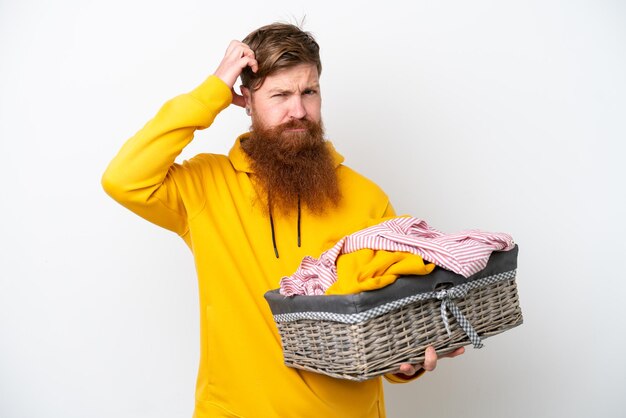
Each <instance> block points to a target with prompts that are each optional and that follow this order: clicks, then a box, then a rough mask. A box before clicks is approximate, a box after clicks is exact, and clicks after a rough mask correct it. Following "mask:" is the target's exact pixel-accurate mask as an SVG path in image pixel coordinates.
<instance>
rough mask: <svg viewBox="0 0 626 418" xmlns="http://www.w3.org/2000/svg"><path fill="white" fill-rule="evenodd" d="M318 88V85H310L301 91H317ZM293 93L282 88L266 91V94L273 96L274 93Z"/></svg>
mask: <svg viewBox="0 0 626 418" xmlns="http://www.w3.org/2000/svg"><path fill="white" fill-rule="evenodd" d="M319 88H320V84H319V83H314V84H311V85H310V86H306V87H305V88H304V89H303V91H306V90H319ZM293 92H294V91H293V90H291V89H288V88H282V87H274V88H272V89H269V90H268V91H267V93H268V94H274V93H293Z"/></svg>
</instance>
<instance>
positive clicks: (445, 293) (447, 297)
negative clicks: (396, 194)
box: [274, 270, 517, 348]
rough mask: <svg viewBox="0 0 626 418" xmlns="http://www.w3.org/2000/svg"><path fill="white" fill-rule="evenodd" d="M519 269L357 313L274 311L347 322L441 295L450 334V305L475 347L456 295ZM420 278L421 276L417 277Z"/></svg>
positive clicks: (278, 318) (290, 317)
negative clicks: (456, 301)
mask: <svg viewBox="0 0 626 418" xmlns="http://www.w3.org/2000/svg"><path fill="white" fill-rule="evenodd" d="M516 272H517V270H511V271H507V272H503V273H498V274H495V275H493V276H488V277H483V278H481V279H477V280H473V281H471V282H468V283H464V284H461V285H458V286H454V287H451V288H450V289H445V290H441V291H437V292H426V293H419V294H416V295H411V296H407V297H405V298H402V299H398V300H395V301H393V302H388V303H385V304H383V305H380V306H377V307H375V308H372V309H369V310H367V311H364V312H359V313H355V314H338V313H333V312H295V313H285V314H276V315H274V321H275V322H277V323H278V322H291V321H298V320H301V319H312V320H318V321H334V322H341V323H344V324H358V323H361V322H365V321H368V320H370V319H372V318H376V317H379V316H381V315H384V314H386V313H388V312H391V311H393V310H396V309H399V308H402V307H404V306H406V305H408V304H410V303H413V302H417V301H421V300H427V299H438V300H441V317H442V319H443V323H444V325H445V327H446V331H447V332H448V334H450V327H449V325H448V316H447V313H446V312H447V309H449V310H450V311H451V312H452V314H453V315H454V317H455V318H456V320H457V322H458V324H459V326H460V327H461V328H462V329H463V330H464V331H465V333H466V334H467V335H468V337H469V338H470V341H471V342H472V344H473V345H474V347H475V348H480V347H482V343H481V341H480V337H479V336H478V334H477V333H476V331H475V330H474V328H473V327H472V325H471V324H470V323H469V321H467V320H466V319H465V317H464V316H463V314H462V313H461V311H460V310H459V308H458V307H457V306H456V304H455V303H454V301H453V299H457V298H462V297H465V296H466V295H467V292H469V291H470V290H472V289H476V288H479V287H483V286H489V285H491V284H493V283H497V282H500V281H505V280H512V279H514V278H515V274H516ZM416 280H419V279H416Z"/></svg>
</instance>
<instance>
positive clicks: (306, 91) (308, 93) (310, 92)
mask: <svg viewBox="0 0 626 418" xmlns="http://www.w3.org/2000/svg"><path fill="white" fill-rule="evenodd" d="M315 93H317V91H315V90H305V91H304V94H307V95H309V96H311V95H313V94H315Z"/></svg>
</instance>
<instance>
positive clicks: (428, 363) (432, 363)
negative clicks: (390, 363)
mask: <svg viewBox="0 0 626 418" xmlns="http://www.w3.org/2000/svg"><path fill="white" fill-rule="evenodd" d="M464 352H465V347H460V348H457V349H456V350H454V351H453V352H451V353H448V354H444V355H443V356H441V357H439V356H438V355H437V352H436V351H435V348H434V347H433V346H428V347H427V348H426V354H425V358H424V363H423V364H410V363H403V364H401V365H400V370H399V372H400V373H402V374H403V375H406V376H413V375H414V374H415V373H417V372H418V371H420V370H422V369H424V370H426V371H427V372H432V371H433V370H435V368H436V367H437V360H438V359H439V358H452V357H456V356H460V355H461V354H463V353H464Z"/></svg>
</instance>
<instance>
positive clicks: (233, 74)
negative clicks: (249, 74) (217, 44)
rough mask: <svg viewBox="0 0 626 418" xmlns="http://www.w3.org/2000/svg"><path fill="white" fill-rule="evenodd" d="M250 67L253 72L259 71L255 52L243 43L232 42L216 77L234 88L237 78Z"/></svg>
mask: <svg viewBox="0 0 626 418" xmlns="http://www.w3.org/2000/svg"><path fill="white" fill-rule="evenodd" d="M246 67H250V69H251V70H252V71H253V72H257V71H258V70H259V64H258V62H257V61H256V59H255V56H254V51H252V49H250V47H249V46H248V45H246V44H244V43H243V42H239V41H231V43H230V44H229V45H228V48H226V53H225V54H224V58H222V62H221V63H220V65H219V66H218V68H217V70H215V73H214V74H215V75H216V76H217V77H219V78H220V79H222V81H223V82H224V83H226V85H228V86H229V87H233V85H234V84H235V81H237V77H239V75H240V74H241V71H242V70H243V69H244V68H246Z"/></svg>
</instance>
